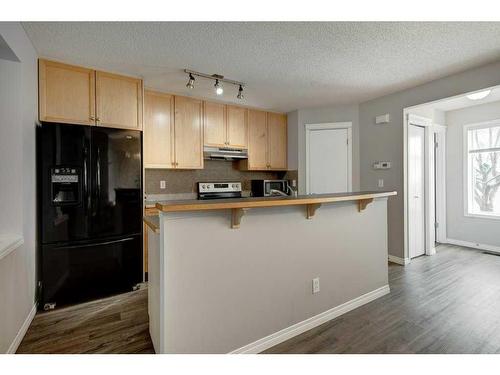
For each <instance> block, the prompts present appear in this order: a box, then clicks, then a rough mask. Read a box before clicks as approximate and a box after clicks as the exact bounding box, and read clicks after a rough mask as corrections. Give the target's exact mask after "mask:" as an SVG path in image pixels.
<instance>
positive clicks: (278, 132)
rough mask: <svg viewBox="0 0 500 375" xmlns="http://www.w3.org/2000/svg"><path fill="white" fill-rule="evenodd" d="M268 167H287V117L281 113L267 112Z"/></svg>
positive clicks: (282, 168) (281, 168) (278, 168)
mask: <svg viewBox="0 0 500 375" xmlns="http://www.w3.org/2000/svg"><path fill="white" fill-rule="evenodd" d="M267 137H268V162H269V169H277V170H284V169H286V168H287V143H288V140H287V118H286V115H284V114H281V113H270V112H268V113H267Z"/></svg>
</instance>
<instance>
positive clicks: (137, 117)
mask: <svg viewBox="0 0 500 375" xmlns="http://www.w3.org/2000/svg"><path fill="white" fill-rule="evenodd" d="M96 123H97V125H100V126H107V127H111V128H120V129H134V130H142V80H140V79H137V78H131V77H125V76H120V75H116V74H111V73H105V72H96Z"/></svg>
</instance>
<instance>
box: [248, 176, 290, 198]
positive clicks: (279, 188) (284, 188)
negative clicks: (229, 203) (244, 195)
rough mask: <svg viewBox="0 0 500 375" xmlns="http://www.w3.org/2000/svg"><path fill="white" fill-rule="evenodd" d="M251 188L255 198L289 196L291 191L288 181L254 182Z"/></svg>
mask: <svg viewBox="0 0 500 375" xmlns="http://www.w3.org/2000/svg"><path fill="white" fill-rule="evenodd" d="M251 188H252V196H253V197H271V196H277V195H283V196H288V195H289V191H290V188H289V185H288V180H252V181H251Z"/></svg>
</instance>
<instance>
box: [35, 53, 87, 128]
mask: <svg viewBox="0 0 500 375" xmlns="http://www.w3.org/2000/svg"><path fill="white" fill-rule="evenodd" d="M38 77H39V84H38V90H39V118H40V121H47V122H58V123H68V124H82V125H94V124H95V71H94V70H92V69H86V68H80V67H77V66H72V65H67V64H61V63H57V62H53V61H47V60H42V59H40V60H39V61H38Z"/></svg>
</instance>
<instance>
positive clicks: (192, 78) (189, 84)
mask: <svg viewBox="0 0 500 375" xmlns="http://www.w3.org/2000/svg"><path fill="white" fill-rule="evenodd" d="M186 87H187V88H188V89H194V77H193V75H192V74H191V73H189V81H188V83H187V84H186Z"/></svg>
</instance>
